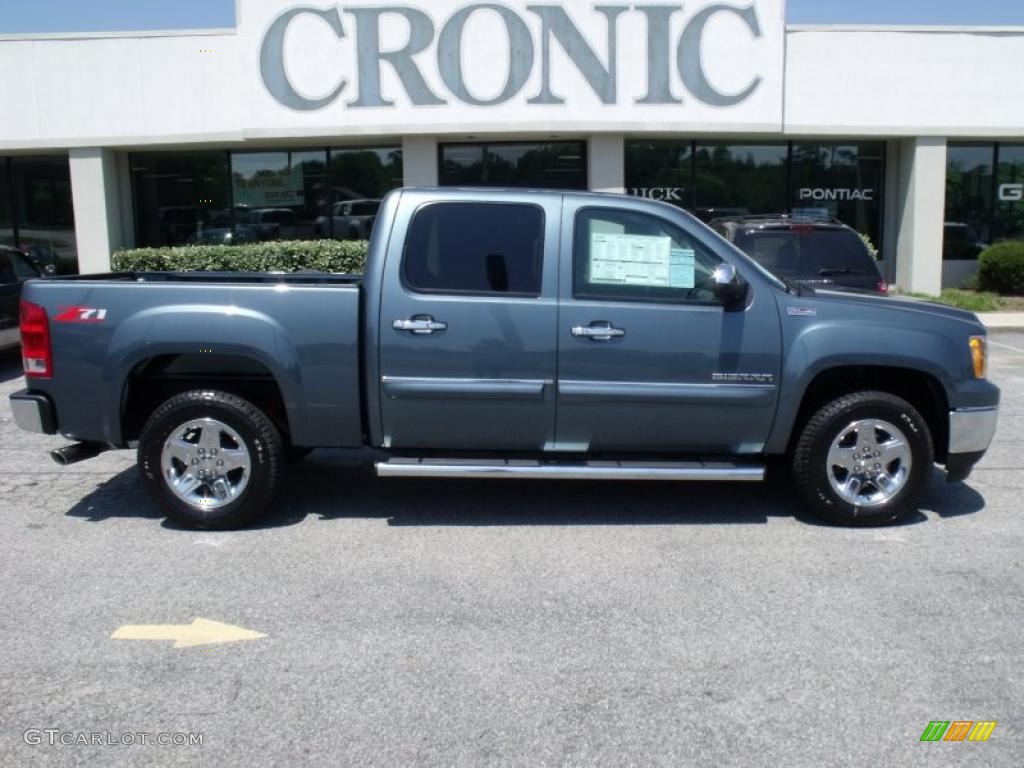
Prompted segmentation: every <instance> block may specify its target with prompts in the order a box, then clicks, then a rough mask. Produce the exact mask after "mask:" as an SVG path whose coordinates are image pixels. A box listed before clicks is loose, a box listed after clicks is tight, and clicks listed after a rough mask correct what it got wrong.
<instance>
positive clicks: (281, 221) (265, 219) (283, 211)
mask: <svg viewBox="0 0 1024 768" xmlns="http://www.w3.org/2000/svg"><path fill="white" fill-rule="evenodd" d="M235 224H236V226H237V225H239V224H241V225H244V226H245V227H246V228H247V229H248V230H250V231H251V232H253V233H254V234H255V236H256V238H257V239H259V240H302V239H304V238H305V237H306V236H307V235H308V234H310V230H308V229H306V228H305V227H304V226H303V225H302V224H301V223H300V222H299V219H298V217H297V216H296V215H295V211H293V210H292V209H291V208H253V209H250V210H248V211H244V212H243V211H236V213H235Z"/></svg>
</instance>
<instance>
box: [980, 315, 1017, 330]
mask: <svg viewBox="0 0 1024 768" xmlns="http://www.w3.org/2000/svg"><path fill="white" fill-rule="evenodd" d="M975 314H976V315H977V316H978V319H979V320H981V322H982V323H983V324H984V325H985V327H986V328H988V329H989V330H990V331H1008V330H1024V312H976V313H975Z"/></svg>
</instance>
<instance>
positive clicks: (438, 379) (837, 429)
mask: <svg viewBox="0 0 1024 768" xmlns="http://www.w3.org/2000/svg"><path fill="white" fill-rule="evenodd" d="M21 334H22V340H23V355H24V363H25V375H26V377H27V382H28V384H29V388H28V389H26V390H23V391H20V392H18V393H16V394H14V395H12V396H11V402H12V405H13V410H14V415H15V418H16V420H17V423H18V424H19V425H20V426H21V427H22V428H24V429H28V430H34V431H37V432H44V433H48V434H54V433H60V434H62V435H64V436H65V437H67V438H69V439H71V440H75V441H79V442H77V443H76V444H74V445H71V446H69V447H67V448H64V449H60V450H57V451H54V453H53V456H54V458H55V459H56V460H57V461H58V462H60V463H65V464H66V463H70V462H73V461H78V460H81V459H84V458H88V457H91V456H93V455H95V454H97V453H98V452H100V451H101V450H106V449H108V448H129V447H135V448H137V451H138V461H139V464H140V467H141V475H142V482H143V483H144V485H145V486H146V488H147V489H148V490H149V492H150V493H151V495H152V497H153V499H154V500H155V502H156V503H157V504H158V505H160V507H161V508H162V509H163V510H164V511H165V512H166V513H167V514H168V515H169V516H170V517H172V518H173V519H174V520H176V521H178V522H179V523H181V524H184V525H186V526H193V527H205V528H222V527H234V526H239V525H243V524H245V523H247V522H248V521H251V520H253V519H254V518H256V517H257V516H259V515H260V514H262V513H264V512H266V511H267V509H268V508H269V507H270V505H271V504H272V499H273V495H274V492H275V491H276V490H277V489H278V486H279V485H280V483H281V479H282V473H283V471H284V466H285V463H286V459H287V458H288V457H289V455H292V456H297V455H301V453H302V452H303V451H306V450H308V449H311V448H317V447H368V448H373V449H377V450H376V451H363V452H361V455H368V456H371V457H373V458H372V459H370V460H372V461H374V462H375V464H376V469H377V472H378V473H379V474H380V475H381V476H386V477H474V478H481V477H483V478H552V479H573V480H593V481H612V482H615V481H626V480H631V481H636V480H639V481H645V480H673V481H714V480H722V481H758V480H762V479H763V478H764V476H765V469H766V466H768V465H769V464H772V465H775V464H781V465H782V466H786V465H789V467H791V471H792V477H793V479H794V480H795V485H796V488H797V490H798V491H799V493H800V495H801V496H802V498H803V500H804V501H805V502H806V503H807V504H808V505H809V506H810V508H811V509H812V510H814V511H815V512H817V513H818V514H819V515H820V516H822V517H824V518H826V519H827V520H829V521H833V522H837V523H842V524H852V525H872V524H874V525H877V524H884V523H888V522H892V521H894V520H898V519H899V518H900V517H901V516H903V515H905V514H907V513H908V512H909V511H911V510H912V509H914V504H915V499H916V498H917V496H918V494H919V492H920V491H921V489H922V487H923V486H924V485H925V483H926V481H927V479H928V477H929V475H930V474H931V472H932V468H933V465H934V464H935V463H939V464H943V465H945V471H946V474H947V476H948V478H949V479H950V480H959V479H962V478H965V477H966V476H967V475H968V473H969V472H970V470H971V467H972V466H973V465H974V464H975V463H976V462H977V461H978V460H979V459H980V458H981V456H982V454H983V453H984V452H985V450H986V449H987V448H988V446H989V443H990V441H991V439H992V436H993V432H994V430H995V425H996V413H997V406H998V402H999V390H998V389H997V388H996V387H995V386H994V385H993V384H991V383H990V382H988V381H987V380H986V359H985V356H986V337H985V331H984V328H983V326H982V325H981V324H980V323H979V322H978V320H977V318H976V317H975V316H974V315H972V314H969V313H966V312H961V311H958V310H954V309H949V308H945V307H940V306H937V305H933V304H928V303H923V302H917V301H901V300H897V299H891V298H883V297H875V296H861V295H853V294H843V293H838V292H835V293H830V292H825V291H817V292H816V291H815V290H814V289H811V288H807V287H794V286H791V285H788V284H787V283H785V282H783V281H781V280H779V279H777V278H775V277H773V276H772V275H771V274H770V273H768V272H767V271H765V270H764V269H762V268H761V267H759V266H758V265H757V264H756V263H755V262H753V261H752V260H750V259H749V258H748V257H747V256H745V255H744V254H743V253H742V252H740V251H739V250H737V249H736V248H735V247H733V246H732V245H730V244H729V243H728V242H726V241H725V240H724V239H722V238H721V237H719V236H718V235H716V234H715V233H714V232H713V231H712V230H710V229H708V228H707V227H706V226H705V225H704V224H702V223H700V222H699V221H698V220H697V219H695V218H693V217H692V216H690V215H688V214H687V213H685V212H683V211H680V210H679V209H676V208H674V207H671V206H668V205H665V204H662V203H657V202H653V201H648V200H642V199H636V198H627V197H622V196H605V195H593V194H583V193H575V192H556V191H509V190H460V189H404V190H397V191H395V192H392V193H391V194H389V195H388V196H387V198H386V199H385V200H384V201H383V203H382V206H381V210H380V215H379V219H378V221H377V224H376V226H375V228H374V231H373V236H372V239H371V241H370V245H369V256H368V263H367V266H366V271H365V275H364V276H362V277H354V276H345V275H331V274H317V273H307V274H301V273H300V274H292V275H269V274H214V273H189V274H156V273H152V274H143V273H140V274H111V275H99V276H81V277H73V278H62V279H56V280H46V281H29V282H28V283H27V284H26V286H25V290H24V295H23V300H22V305H21ZM680 488H681V490H680V496H679V503H680V505H685V503H686V491H685V486H681V487H680ZM338 503H339V504H341V503H344V502H343V501H339V502H338Z"/></svg>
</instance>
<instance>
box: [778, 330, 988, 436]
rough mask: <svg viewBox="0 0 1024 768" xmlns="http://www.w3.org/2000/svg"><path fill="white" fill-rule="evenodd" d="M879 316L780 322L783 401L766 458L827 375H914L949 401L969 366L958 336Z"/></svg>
mask: <svg viewBox="0 0 1024 768" xmlns="http://www.w3.org/2000/svg"><path fill="white" fill-rule="evenodd" d="M884 315H885V313H883V316H882V317H880V318H878V319H877V320H871V319H868V320H865V319H864V318H863V317H859V318H857V319H856V320H855V321H854V320H852V319H848V318H842V319H839V318H836V319H830V318H829V319H823V320H819V321H817V322H811V323H806V322H804V323H802V324H798V323H796V322H793V321H797V320H804V319H803V318H794V317H785V318H784V323H783V325H784V326H788V328H785V327H784V333H783V344H784V355H783V359H784V362H783V373H782V381H783V392H784V396H783V397H782V399H781V402H780V405H779V410H778V413H777V416H776V420H775V424H774V425H773V427H772V432H771V434H770V436H769V438H768V442H767V444H766V446H765V450H766V452H768V453H782V452H784V451H785V450H786V447H787V445H788V444H789V439H790V436H791V435H792V432H793V429H794V428H795V427H796V426H797V425H796V419H797V416H798V414H799V411H800V407H801V404H802V402H803V399H804V395H805V394H806V393H807V389H808V387H809V386H810V385H811V382H813V381H814V379H815V378H816V377H817V376H818V375H819V374H821V373H823V372H824V371H827V370H830V369H835V368H841V367H849V366H871V367H882V368H886V367H888V368H903V369H909V370H912V371H919V372H921V373H925V374H928V375H930V376H932V377H933V378H934V379H935V380H936V381H938V382H939V384H940V385H941V386H942V388H943V389H944V390H945V393H946V397H947V400H948V401H952V399H953V397H952V393H953V392H954V391H955V389H956V382H958V381H963V380H964V379H965V378H966V377H967V371H966V370H965V369H964V368H965V366H966V365H967V364H968V362H969V361H968V360H967V357H966V354H965V350H966V349H967V347H966V342H965V341H964V342H961V340H960V338H959V336H960V335H961V334H959V333H952V334H951V333H949V328H948V327H946V325H945V324H944V323H943V324H942V325H940V326H938V327H936V328H935V329H929V328H925V327H921V326H917V327H915V326H913V325H911V326H910V327H907V326H900V325H898V324H895V323H893V322H892V319H891V318H888V317H886V316H884ZM785 321H789V322H785ZM794 326H795V327H794ZM787 331H788V332H787ZM964 338H966V333H965V334H964ZM961 347H962V348H961Z"/></svg>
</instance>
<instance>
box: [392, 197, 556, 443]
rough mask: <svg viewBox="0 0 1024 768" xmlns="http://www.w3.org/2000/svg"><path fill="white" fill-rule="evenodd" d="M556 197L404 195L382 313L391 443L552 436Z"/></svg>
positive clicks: (528, 439) (504, 440) (517, 440)
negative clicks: (484, 198)
mask: <svg viewBox="0 0 1024 768" xmlns="http://www.w3.org/2000/svg"><path fill="white" fill-rule="evenodd" d="M560 201H561V198H560V197H558V196H555V195H551V196H541V197H540V198H539V199H538V198H532V197H531V196H529V195H525V194H515V193H512V194H508V195H505V196H503V198H502V200H501V201H500V202H499V201H487V202H484V201H480V199H479V194H478V193H477V194H474V193H465V194H460V193H457V192H452V193H447V194H445V195H444V196H443V199H441V200H438V199H436V193H434V194H433V196H427V195H424V196H422V197H418V196H417V193H415V192H407V193H405V196H404V197H403V204H402V206H401V207H400V208H399V212H398V217H397V218H396V220H395V224H394V229H393V231H392V233H391V237H390V241H389V245H388V254H387V259H386V261H385V267H384V275H383V289H382V290H383V294H382V296H381V304H380V307H381V314H380V317H379V318H378V321H379V323H380V326H379V328H380V330H379V334H380V336H379V338H380V341H379V343H380V349H379V360H380V371H381V378H380V382H379V385H380V389H381V391H380V402H381V417H382V427H383V433H384V446H385V447H388V448H399V449H401V448H420V449H431V448H436V449H454V450H524V451H537V450H543V449H544V448H545V447H546V446H547V445H549V444H550V443H551V442H552V441H553V439H554V428H555V392H554V379H555V365H556V361H557V354H556V341H555V334H556V327H555V326H556V322H557V315H558V303H557V295H558V243H559V231H560V226H561V223H560V208H561V204H560Z"/></svg>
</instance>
